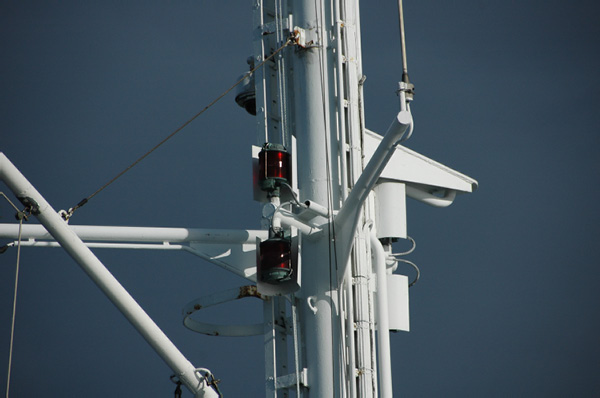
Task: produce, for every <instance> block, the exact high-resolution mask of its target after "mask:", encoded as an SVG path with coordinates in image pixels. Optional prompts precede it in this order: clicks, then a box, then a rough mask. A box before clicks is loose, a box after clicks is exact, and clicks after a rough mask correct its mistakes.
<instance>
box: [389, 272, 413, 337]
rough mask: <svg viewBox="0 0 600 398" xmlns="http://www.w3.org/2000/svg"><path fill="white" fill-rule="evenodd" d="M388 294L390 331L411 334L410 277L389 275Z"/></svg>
mask: <svg viewBox="0 0 600 398" xmlns="http://www.w3.org/2000/svg"><path fill="white" fill-rule="evenodd" d="M387 294H388V314H389V328H390V330H393V331H398V330H400V331H403V332H409V331H410V313H409V305H408V304H409V300H408V276H406V275H398V274H391V275H389V274H388V276H387Z"/></svg>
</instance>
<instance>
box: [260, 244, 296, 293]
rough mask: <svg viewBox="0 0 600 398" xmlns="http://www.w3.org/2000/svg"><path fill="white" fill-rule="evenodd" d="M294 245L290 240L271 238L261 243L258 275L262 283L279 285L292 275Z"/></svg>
mask: <svg viewBox="0 0 600 398" xmlns="http://www.w3.org/2000/svg"><path fill="white" fill-rule="evenodd" d="M291 253H292V245H291V242H290V240H289V239H285V238H271V239H267V240H265V241H263V242H260V259H259V262H258V267H257V268H258V269H257V274H258V278H259V279H260V281H261V282H266V283H278V282H282V281H286V280H289V279H290V277H291V274H292V256H291Z"/></svg>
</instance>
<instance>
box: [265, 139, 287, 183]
mask: <svg viewBox="0 0 600 398" xmlns="http://www.w3.org/2000/svg"><path fill="white" fill-rule="evenodd" d="M258 180H259V184H260V188H261V189H262V190H263V191H269V192H272V191H275V190H277V189H278V188H279V186H280V185H281V184H282V183H286V184H289V183H290V180H291V179H290V154H289V153H287V152H286V151H285V148H284V147H283V145H279V144H270V143H266V144H265V145H263V148H262V150H261V151H260V153H259V154H258Z"/></svg>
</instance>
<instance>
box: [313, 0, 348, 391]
mask: <svg viewBox="0 0 600 398" xmlns="http://www.w3.org/2000/svg"><path fill="white" fill-rule="evenodd" d="M317 3H318V5H319V8H320V11H321V12H320V13H319V10H318V9H317ZM323 8H324V7H323V1H322V0H321V1H319V2H315V16H316V18H317V40H318V43H319V44H320V46H318V47H317V48H318V54H319V74H320V83H321V105H322V107H323V124H324V127H325V134H324V137H323V138H324V139H325V165H326V174H327V207H328V211H329V215H330V216H329V220H328V223H327V236H328V242H327V248H328V252H329V284H330V286H331V285H332V283H333V282H334V280H335V283H336V286H338V258H337V245H336V240H335V236H336V233H335V223H334V222H333V187H332V185H333V181H332V179H333V177H332V173H331V160H330V155H331V154H330V147H331V145H330V142H329V139H330V134H329V133H330V130H329V129H328V117H327V107H326V106H325V104H326V98H325V90H327V86H326V84H325V72H324V69H325V65H324V64H325V59H324V56H323V51H324V49H326V46H325V40H326V38H327V36H326V35H323V30H324V21H323V18H324V11H323ZM332 245H333V251H332ZM332 262H333V264H332ZM332 265H334V266H335V272H332V271H333V270H332ZM333 274H335V275H333ZM335 290H336V291H337V292H338V297H337V300H338V302H341V300H342V297H341V292H340V290H339V289H335ZM330 299H331V298H330ZM330 321H331V325H332V329H334V330H335V324H334V323H335V322H334V321H335V319H334V315H333V311H332V313H331V319H330ZM340 328H341V325H340ZM341 337H342V339H344V337H343V335H342V336H341ZM331 344H332V347H335V341H334V336H333V334H332V336H331ZM344 344H345V343H344ZM342 355H344V352H342ZM331 360H332V362H333V363H332V365H334V366H335V355H334V356H333V357H332V358H331ZM333 377H334V380H332V383H334V384H335V376H333Z"/></svg>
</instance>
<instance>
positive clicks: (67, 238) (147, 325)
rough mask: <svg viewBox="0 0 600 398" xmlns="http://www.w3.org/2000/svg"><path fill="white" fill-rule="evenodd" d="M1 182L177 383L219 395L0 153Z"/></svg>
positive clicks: (196, 391)
mask: <svg viewBox="0 0 600 398" xmlns="http://www.w3.org/2000/svg"><path fill="white" fill-rule="evenodd" d="M0 179H2V180H3V181H4V182H5V183H6V185H7V186H8V187H9V188H10V189H11V191H13V193H14V194H15V196H16V197H17V198H31V199H32V200H34V201H35V202H36V203H37V206H39V210H38V211H37V212H34V214H35V215H36V217H37V218H38V220H40V222H41V223H42V224H43V225H44V227H45V228H46V229H47V230H48V231H49V232H50V235H52V237H53V238H54V239H56V241H57V242H59V243H60V244H61V246H62V247H63V248H64V249H65V251H66V252H67V253H68V254H69V255H70V256H71V257H72V258H73V259H74V260H75V261H76V262H77V263H78V264H79V265H80V266H81V268H82V269H83V270H84V271H85V272H86V273H87V274H88V276H89V277H90V278H91V279H92V280H93V281H94V283H96V285H97V286H98V287H99V288H100V289H101V290H102V292H104V294H105V295H106V296H107V297H108V298H109V299H110V300H111V301H112V302H113V303H114V304H115V305H116V306H117V308H118V309H119V311H121V312H122V313H123V315H125V317H126V318H127V320H129V322H130V323H131V324H132V325H133V326H134V327H135V328H136V330H137V331H138V332H139V333H140V334H141V335H142V336H143V337H144V339H145V340H146V341H147V342H148V343H149V344H150V346H151V347H152V348H153V349H154V350H155V351H156V352H157V353H158V355H159V356H160V357H161V358H162V359H163V360H164V361H165V362H166V363H167V365H169V367H170V368H171V369H172V370H173V371H174V372H175V374H176V375H177V376H178V377H179V379H180V380H181V381H182V382H183V383H184V384H185V385H186V386H187V388H188V389H190V391H192V392H193V393H194V394H195V395H196V397H206V398H216V397H218V394H217V393H216V392H215V391H214V390H213V389H212V388H211V387H208V386H207V385H206V380H205V379H204V378H203V377H199V376H198V374H197V372H196V368H195V367H194V366H193V365H192V364H191V363H190V362H189V361H188V360H187V359H186V358H185V357H184V356H183V354H182V353H181V352H180V351H179V350H178V349H177V347H175V345H174V344H173V343H172V342H171V340H169V338H168V337H167V336H166V335H165V334H164V333H163V332H162V330H161V329H160V328H159V327H158V326H157V325H156V324H155V323H154V321H153V320H152V319H151V318H150V317H149V316H148V314H146V312H145V311H144V310H143V309H142V307H140V306H139V304H138V303H137V302H136V301H135V300H134V299H133V297H131V295H129V293H128V292H127V291H126V290H125V288H123V286H121V284H120V283H119V281H117V280H116V279H115V277H114V276H112V274H111V273H110V272H109V271H108V270H107V269H106V267H104V265H103V264H102V263H101V262H100V260H98V259H97V258H96V256H95V255H94V254H93V253H92V252H91V251H90V249H89V248H87V247H86V246H85V245H84V244H83V242H82V241H81V239H79V238H78V237H77V235H76V234H75V233H74V232H73V231H72V230H71V228H70V227H69V226H68V224H67V223H66V222H65V221H64V220H63V219H62V218H61V217H60V216H59V215H58V213H56V211H55V210H54V209H53V208H52V207H51V206H50V204H48V202H46V200H45V199H44V198H43V197H42V196H41V195H40V194H39V192H37V190H36V189H35V188H34V187H33V186H32V185H31V184H30V183H29V181H27V179H26V178H25V177H24V176H23V175H22V174H21V173H20V172H19V171H18V170H17V168H16V167H15V166H14V165H13V164H12V163H11V162H10V161H9V160H8V159H7V158H6V156H5V155H4V154H3V153H1V152H0Z"/></svg>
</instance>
